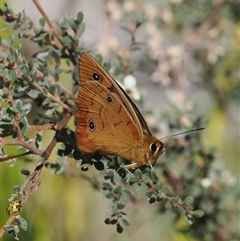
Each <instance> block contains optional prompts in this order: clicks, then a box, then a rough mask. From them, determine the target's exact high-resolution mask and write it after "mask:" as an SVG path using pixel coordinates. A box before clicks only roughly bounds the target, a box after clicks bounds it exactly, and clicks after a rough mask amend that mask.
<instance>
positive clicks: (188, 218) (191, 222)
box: [185, 213, 193, 225]
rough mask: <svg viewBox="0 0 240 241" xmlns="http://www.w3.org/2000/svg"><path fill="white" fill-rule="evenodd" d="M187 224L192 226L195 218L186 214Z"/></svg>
mask: <svg viewBox="0 0 240 241" xmlns="http://www.w3.org/2000/svg"><path fill="white" fill-rule="evenodd" d="M185 217H186V220H187V222H188V223H189V224H190V225H192V224H193V217H192V215H191V214H190V213H186V215H185Z"/></svg>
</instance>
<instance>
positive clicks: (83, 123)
mask: <svg viewBox="0 0 240 241" xmlns="http://www.w3.org/2000/svg"><path fill="white" fill-rule="evenodd" d="M79 75H80V86H81V88H80V90H79V93H78V97H77V98H76V100H75V104H76V106H77V108H78V111H77V112H76V115H75V118H76V122H77V128H76V137H77V143H76V144H77V147H78V148H79V149H80V150H81V151H83V152H86V153H98V154H100V155H103V156H108V155H110V156H120V157H123V158H125V159H127V160H129V161H130V162H131V164H130V165H127V167H129V168H136V167H139V166H142V165H151V164H153V163H154V162H155V161H156V160H157V158H158V157H159V155H161V154H162V152H163V151H164V146H163V143H162V142H161V141H159V140H158V139H157V138H155V137H154V136H152V134H151V133H150V131H149V129H148V127H147V124H146V122H145V120H144V119H143V117H142V115H141V113H140V111H139V110H138V108H137V107H136V105H135V104H134V103H133V101H132V100H131V99H130V97H129V96H128V95H127V94H126V92H124V90H123V89H122V88H121V87H120V86H119V85H118V84H117V82H116V81H115V80H114V79H113V77H112V76H111V75H110V74H109V73H108V72H107V71H106V70H105V69H104V68H103V66H102V65H101V64H100V63H98V62H97V61H96V60H95V59H94V58H93V57H92V56H91V55H89V54H88V53H83V54H82V55H81V57H80V62H79Z"/></svg>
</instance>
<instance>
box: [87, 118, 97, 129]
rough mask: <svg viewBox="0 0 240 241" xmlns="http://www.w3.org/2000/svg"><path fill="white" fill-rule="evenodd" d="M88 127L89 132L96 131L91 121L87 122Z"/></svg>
mask: <svg viewBox="0 0 240 241" xmlns="http://www.w3.org/2000/svg"><path fill="white" fill-rule="evenodd" d="M88 127H89V130H90V131H95V130H96V125H95V122H94V121H93V120H89V121H88Z"/></svg>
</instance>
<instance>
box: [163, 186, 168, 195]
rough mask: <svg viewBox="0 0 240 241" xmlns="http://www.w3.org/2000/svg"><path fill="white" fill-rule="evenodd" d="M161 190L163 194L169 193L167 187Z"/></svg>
mask: <svg viewBox="0 0 240 241" xmlns="http://www.w3.org/2000/svg"><path fill="white" fill-rule="evenodd" d="M162 192H163V193H164V194H165V195H168V194H169V193H170V189H169V187H164V188H163V189H162Z"/></svg>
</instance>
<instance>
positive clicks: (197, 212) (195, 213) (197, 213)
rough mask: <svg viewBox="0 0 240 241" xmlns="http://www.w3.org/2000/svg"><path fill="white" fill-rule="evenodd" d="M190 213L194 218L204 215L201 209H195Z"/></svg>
mask: <svg viewBox="0 0 240 241" xmlns="http://www.w3.org/2000/svg"><path fill="white" fill-rule="evenodd" d="M192 215H193V216H194V217H195V218H201V217H202V216H203V215H204V212H203V211H202V210H195V211H194V212H193V213H192Z"/></svg>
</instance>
